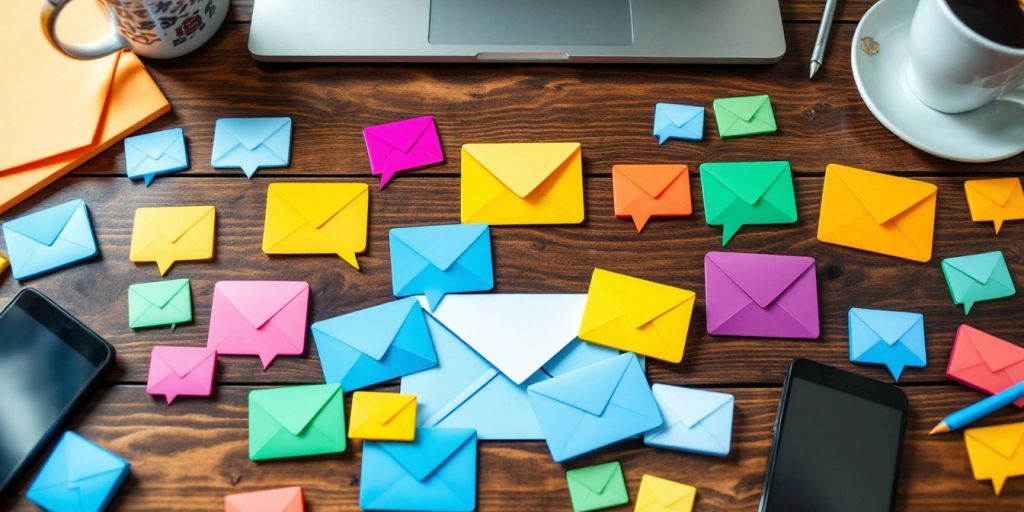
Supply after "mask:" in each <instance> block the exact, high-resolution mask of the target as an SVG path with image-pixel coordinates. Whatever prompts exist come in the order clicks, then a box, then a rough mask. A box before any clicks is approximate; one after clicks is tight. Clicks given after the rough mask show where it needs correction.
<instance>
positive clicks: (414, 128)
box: [363, 116, 444, 188]
mask: <svg viewBox="0 0 1024 512" xmlns="http://www.w3.org/2000/svg"><path fill="white" fill-rule="evenodd" d="M363 140H365V141H366V153H367V154H368V155H369V156H370V170H371V171H372V172H373V174H374V176H380V177H381V178H380V188H384V187H385V186H386V185H387V184H388V182H389V181H391V178H393V177H394V176H395V174H396V173H398V172H400V171H408V170H410V169H417V168H420V167H426V166H428V165H434V164H439V163H441V162H444V152H442V151H441V139H439V138H438V136H437V125H435V124H434V117H433V116H422V117H414V118H412V119H405V120H402V121H395V122H393V123H385V124H378V125H374V126H367V127H366V128H363Z"/></svg>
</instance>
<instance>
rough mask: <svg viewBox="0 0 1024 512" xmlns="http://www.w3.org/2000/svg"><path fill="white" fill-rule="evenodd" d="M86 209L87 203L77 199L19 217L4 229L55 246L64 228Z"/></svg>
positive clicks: (7, 223)
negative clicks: (78, 212) (80, 211)
mask: <svg viewBox="0 0 1024 512" xmlns="http://www.w3.org/2000/svg"><path fill="white" fill-rule="evenodd" d="M84 207H85V201H83V200H81V199H75V200H74V201H68V202H66V203H64V204H60V205H57V206H54V207H52V208H47V209H45V210H42V211H38V212H35V213H31V214H28V215H25V216H24V217H19V218H17V219H14V220H12V221H9V222H6V223H4V228H5V229H9V230H12V231H16V232H18V233H20V234H22V235H25V236H27V237H29V238H31V239H32V240H35V241H36V242H39V243H41V244H43V245H53V243H54V242H55V241H57V238H58V237H60V233H61V231H63V230H64V226H65V225H67V223H68V221H69V220H71V216H72V215H74V214H75V212H76V211H78V209H79V208H84Z"/></svg>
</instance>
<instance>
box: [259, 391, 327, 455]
mask: <svg viewBox="0 0 1024 512" xmlns="http://www.w3.org/2000/svg"><path fill="white" fill-rule="evenodd" d="M343 451H345V395H344V393H342V391H341V386H340V385H338V384H314V385H307V386H289V387H283V388H274V389H266V390H259V391H251V392H250V393H249V458H250V459H251V460H265V459H281V458H285V457H302V456H306V455H322V454H325V453H341V452H343Z"/></svg>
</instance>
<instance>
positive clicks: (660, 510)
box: [633, 475, 697, 512]
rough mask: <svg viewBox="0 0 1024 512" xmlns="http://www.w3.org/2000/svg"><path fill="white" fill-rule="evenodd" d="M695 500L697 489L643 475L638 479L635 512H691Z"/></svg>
mask: <svg viewBox="0 0 1024 512" xmlns="http://www.w3.org/2000/svg"><path fill="white" fill-rule="evenodd" d="M696 499H697V488H696V487H694V486H692V485H686V484H681V483H678V482H673V481H671V480H665V479H664V478H658V477H656V476H651V475H644V476H643V478H641V479H640V493H639V494H638V495H637V497H636V508H635V509H633V510H635V511H636V512H692V511H693V502H694V501H695V500H696Z"/></svg>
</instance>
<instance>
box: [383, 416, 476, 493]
mask: <svg viewBox="0 0 1024 512" xmlns="http://www.w3.org/2000/svg"><path fill="white" fill-rule="evenodd" d="M475 435H476V431H475V430H472V429H464V428H419V429H416V440H415V441H414V442H412V443H380V447H381V448H383V449H384V451H385V452H387V454H388V455H390V456H391V458H392V459H394V460H395V462H398V464H399V465H401V466H402V467H403V468H404V469H405V470H406V471H407V472H408V473H409V474H410V475H411V476H412V477H413V478H415V479H416V480H420V481H423V480H424V479H426V478H427V477H428V476H430V475H431V474H433V473H434V471H436V470H437V469H438V468H439V467H441V466H442V465H443V464H444V463H445V462H446V461H447V460H448V459H450V458H451V456H452V455H454V454H455V452H457V451H458V450H459V449H460V448H462V446H463V445H465V444H466V442H467V441H469V440H470V439H472V438H473V436H475Z"/></svg>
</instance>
